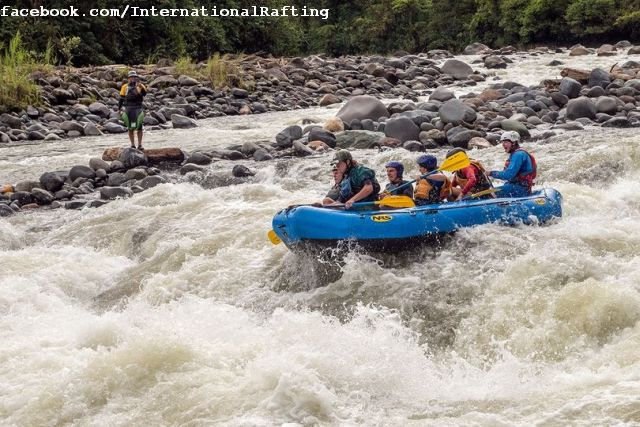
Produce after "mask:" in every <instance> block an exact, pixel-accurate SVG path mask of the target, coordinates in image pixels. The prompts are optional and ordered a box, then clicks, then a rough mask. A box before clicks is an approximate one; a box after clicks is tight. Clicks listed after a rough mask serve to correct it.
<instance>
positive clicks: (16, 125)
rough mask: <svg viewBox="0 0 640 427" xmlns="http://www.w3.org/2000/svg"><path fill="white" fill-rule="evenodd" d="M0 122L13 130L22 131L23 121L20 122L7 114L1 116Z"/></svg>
mask: <svg viewBox="0 0 640 427" xmlns="http://www.w3.org/2000/svg"><path fill="white" fill-rule="evenodd" d="M0 122H1V123H4V124H6V125H7V126H9V127H10V128H13V129H20V128H21V127H22V120H20V118H18V117H15V116H12V115H11V114H7V113H3V114H0Z"/></svg>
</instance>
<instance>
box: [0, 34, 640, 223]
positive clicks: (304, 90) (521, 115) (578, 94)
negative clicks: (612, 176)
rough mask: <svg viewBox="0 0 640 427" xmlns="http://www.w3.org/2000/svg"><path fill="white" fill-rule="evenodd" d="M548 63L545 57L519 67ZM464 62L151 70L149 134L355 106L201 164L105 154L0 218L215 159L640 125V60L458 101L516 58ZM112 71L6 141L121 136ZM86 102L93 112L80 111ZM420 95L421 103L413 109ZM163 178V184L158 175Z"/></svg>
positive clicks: (16, 199) (52, 99)
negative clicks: (227, 84)
mask: <svg viewBox="0 0 640 427" xmlns="http://www.w3.org/2000/svg"><path fill="white" fill-rule="evenodd" d="M619 45H620V46H625V47H624V48H625V49H627V48H628V49H629V52H630V53H632V54H633V52H634V50H633V49H635V48H633V47H629V46H626V43H623V42H621V43H620V44H619ZM614 48H615V47H614V46H609V47H606V46H605V47H601V48H600V49H598V50H597V51H596V50H591V51H590V50H588V49H586V48H584V47H581V46H574V47H573V48H571V55H574V54H575V55H578V54H593V55H600V56H606V52H611V51H612V50H611V49H614ZM548 52H549V49H546V48H539V49H536V50H532V51H529V52H524V53H523V52H519V53H518V55H521V56H522V55H539V54H540V53H548ZM574 52H575V53H574ZM467 53H470V54H475V55H480V56H479V58H478V59H474V61H470V62H471V64H467V63H465V62H464V61H460V60H456V59H451V58H450V56H451V54H450V53H448V52H444V51H432V52H429V53H427V54H420V55H404V56H399V57H394V58H383V57H346V58H337V59H328V58H324V57H321V56H314V57H309V58H293V59H290V60H276V59H271V58H260V57H257V56H254V57H247V58H245V60H244V62H243V64H244V65H243V70H244V72H245V73H246V77H244V81H245V82H246V81H253V82H254V83H253V87H254V90H253V91H252V92H251V93H249V92H248V91H246V90H244V89H241V88H237V87H235V88H230V89H225V90H221V91H216V90H214V89H210V88H207V87H206V84H205V83H204V82H198V81H194V80H193V79H191V80H189V79H190V78H188V76H178V78H177V79H176V78H175V77H173V76H172V75H171V73H170V68H169V69H168V68H167V67H149V68H145V71H144V73H145V75H146V80H147V84H148V86H149V92H150V94H149V96H148V97H147V100H146V102H147V108H148V110H149V111H150V114H148V117H147V119H146V120H147V125H148V126H150V127H151V128H154V127H155V128H164V127H169V126H170V125H169V122H168V120H169V121H171V122H172V124H173V126H174V127H180V126H183V125H185V124H188V126H195V125H197V122H196V121H194V120H193V118H204V117H211V116H216V115H224V114H251V113H258V112H266V111H273V110H288V109H296V108H304V107H306V106H309V105H312V104H317V103H320V104H321V105H328V104H331V103H334V102H336V103H337V102H342V101H343V100H345V99H348V102H347V103H346V104H345V105H344V106H343V107H342V108H341V109H340V111H339V112H338V114H337V117H336V118H333V119H330V120H328V121H327V122H326V123H324V125H321V124H309V125H306V126H305V125H303V126H298V125H294V126H289V127H287V128H286V129H283V130H282V131H281V132H280V133H278V134H277V135H276V136H275V140H274V141H273V142H272V143H257V142H246V143H244V144H242V145H234V146H229V147H227V148H226V149H223V150H220V149H218V150H204V151H200V152H193V153H184V152H182V151H181V150H180V149H179V148H174V149H158V150H153V149H148V150H147V151H145V152H140V151H138V150H131V149H125V150H122V149H114V150H107V151H106V152H105V153H104V154H103V156H102V158H101V159H98V158H96V159H91V161H90V162H89V165H88V166H87V165H77V166H74V167H73V168H71V169H70V170H69V171H57V172H47V173H45V174H43V175H42V176H41V177H39V179H37V180H34V181H23V182H18V183H15V184H7V185H5V186H3V187H0V215H9V214H11V213H13V212H16V211H19V210H25V209H33V208H38V207H41V206H47V207H54V208H55V207H65V208H69V209H78V208H82V207H84V206H93V207H96V206H100V205H102V204H104V203H106V201H108V200H112V199H113V198H117V197H129V196H130V195H132V194H134V193H136V192H139V191H143V190H144V189H146V188H150V187H151V186H153V185H157V184H159V183H162V182H167V181H168V180H171V179H172V176H179V175H177V174H176V173H174V172H180V174H182V175H185V174H190V175H194V174H196V175H197V174H198V173H203V172H204V171H205V170H206V168H207V165H208V164H210V163H212V162H215V161H217V160H220V159H224V160H231V161H240V162H241V161H247V160H251V161H255V162H263V161H268V160H271V159H274V158H282V157H295V156H298V157H301V156H307V155H311V154H314V153H317V152H319V151H327V150H332V149H336V148H381V147H390V148H395V147H402V148H404V149H407V150H409V151H425V150H429V149H435V148H439V147H442V146H455V147H463V148H471V147H478V148H482V147H488V146H491V145H492V144H495V143H496V142H497V141H498V139H499V137H500V134H501V133H502V132H503V131H507V130H514V131H517V132H519V133H520V135H521V136H522V137H523V138H524V139H525V140H526V139H529V138H535V139H538V138H546V137H549V136H552V135H555V134H556V133H557V132H564V131H566V130H580V129H583V128H584V127H585V126H603V127H631V126H640V63H638V62H635V61H625V62H624V63H619V64H612V66H611V68H608V69H603V68H595V69H591V70H579V69H571V68H565V69H564V70H563V71H562V76H564V77H563V78H562V79H558V80H545V81H542V82H540V84H538V85H534V86H524V85H521V84H519V83H517V82H511V81H505V82H502V81H496V82H494V83H492V84H490V85H488V87H487V88H486V89H484V90H482V91H479V93H475V92H472V93H469V94H466V95H462V96H460V97H456V96H455V93H454V91H453V90H454V89H456V88H458V89H459V88H460V87H466V86H473V85H475V84H477V83H478V82H481V81H485V80H486V79H487V78H490V77H491V76H490V75H489V74H488V73H485V74H482V73H479V72H478V71H474V70H473V68H472V65H473V64H474V63H476V62H483V63H484V66H485V67H488V68H492V67H494V68H495V67H503V66H507V65H506V64H507V63H511V59H510V58H509V55H511V54H514V53H516V52H515V49H511V48H504V49H502V50H501V51H492V50H490V49H489V48H487V47H486V46H484V45H480V44H474V45H471V46H469V47H468V48H467ZM503 64H504V65H503ZM552 65H553V64H552ZM516 66H517V65H516ZM118 70H119V68H117V67H99V68H94V69H85V70H79V71H76V72H75V73H72V74H66V77H65V78H64V79H63V78H62V77H61V76H54V77H47V78H44V77H42V78H40V80H37V81H38V82H39V83H40V84H43V88H44V89H45V93H46V94H47V100H48V103H49V104H50V105H49V106H47V107H42V108H39V109H35V108H33V107H31V108H29V109H27V111H24V112H21V113H19V114H4V115H2V116H1V118H0V119H1V120H2V124H0V132H1V133H0V137H1V138H2V139H4V140H5V141H7V140H10V141H21V140H28V139H47V138H48V139H55V138H61V137H78V136H81V135H89V134H92V133H95V132H96V131H97V133H101V132H111V131H115V130H116V129H117V131H118V132H120V131H124V128H123V127H122V126H121V125H120V123H119V119H118V117H117V114H116V112H115V107H116V106H117V99H118V96H117V92H118V91H117V87H118V85H119V83H121V82H119V81H118V80H117V78H116V76H117V75H118V73H119V71H118ZM163 73H166V74H163ZM120 74H121V72H120ZM98 77H101V79H98ZM89 95H93V97H95V98H96V99H99V101H95V102H92V103H89V105H85V104H87V102H86V101H85V99H90V96H89ZM74 96H75V98H74ZM383 97H392V98H404V100H403V101H401V102H393V103H390V104H384V103H382V102H381V101H380V99H379V98H383ZM418 97H426V98H424V99H425V100H423V101H419V100H418V99H419V98H418ZM161 120H163V121H161ZM51 135H53V136H51ZM41 137H43V138H41ZM249 166H251V165H250V164H249ZM161 170H164V171H168V172H169V173H168V174H161ZM252 174H253V172H252V171H251V170H250V169H249V167H248V166H247V165H246V164H238V165H236V166H235V167H234V168H233V170H232V171H230V172H229V173H228V176H227V178H226V179H223V180H221V181H220V183H219V185H229V184H232V183H235V182H241V180H243V179H246V178H247V177H249V176H251V175H252Z"/></svg>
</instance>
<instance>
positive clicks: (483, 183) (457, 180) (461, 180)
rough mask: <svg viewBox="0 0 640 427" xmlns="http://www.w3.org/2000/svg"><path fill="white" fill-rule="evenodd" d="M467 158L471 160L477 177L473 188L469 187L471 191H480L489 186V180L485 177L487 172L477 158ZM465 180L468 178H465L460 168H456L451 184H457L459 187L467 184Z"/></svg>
mask: <svg viewBox="0 0 640 427" xmlns="http://www.w3.org/2000/svg"><path fill="white" fill-rule="evenodd" d="M469 160H470V162H471V165H472V166H473V167H474V168H475V170H476V179H477V181H476V185H474V186H473V188H471V193H478V192H480V191H483V190H487V189H489V188H491V182H490V181H489V178H487V173H486V170H485V168H484V166H482V163H480V162H479V161H477V160H472V159H469ZM467 181H469V180H468V179H467V178H465V176H464V174H463V173H462V171H461V170H457V171H455V172H454V173H453V183H452V185H457V186H458V187H460V188H464V187H466V186H467Z"/></svg>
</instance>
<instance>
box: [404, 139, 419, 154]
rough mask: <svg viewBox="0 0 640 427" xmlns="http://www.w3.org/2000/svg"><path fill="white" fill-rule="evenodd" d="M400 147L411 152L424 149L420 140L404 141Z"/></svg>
mask: <svg viewBox="0 0 640 427" xmlns="http://www.w3.org/2000/svg"><path fill="white" fill-rule="evenodd" d="M402 148H404V149H405V150H407V151H412V152H417V151H424V145H423V144H422V142H420V141H405V142H404V143H403V144H402Z"/></svg>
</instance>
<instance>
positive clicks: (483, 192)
mask: <svg viewBox="0 0 640 427" xmlns="http://www.w3.org/2000/svg"><path fill="white" fill-rule="evenodd" d="M498 191H500V189H499V188H487V189H486V190H482V191H478V192H477V193H473V194H470V195H469V197H471V198H472V199H476V198H478V197H482V196H486V195H487V194H491V193H497V192H498Z"/></svg>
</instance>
